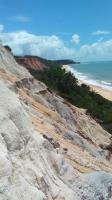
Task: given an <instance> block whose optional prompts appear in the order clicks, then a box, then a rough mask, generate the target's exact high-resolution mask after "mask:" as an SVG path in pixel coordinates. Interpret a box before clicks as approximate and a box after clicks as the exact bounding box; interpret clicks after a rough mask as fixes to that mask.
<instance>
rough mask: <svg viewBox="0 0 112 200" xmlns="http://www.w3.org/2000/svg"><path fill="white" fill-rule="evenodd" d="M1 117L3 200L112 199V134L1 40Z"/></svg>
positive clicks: (0, 198) (0, 189) (0, 185)
mask: <svg viewBox="0 0 112 200" xmlns="http://www.w3.org/2000/svg"><path fill="white" fill-rule="evenodd" d="M51 80H52V79H51ZM56 87H57V85H56ZM0 122H1V123H0V151H1V153H0V200H6V199H7V200H23V199H24V200H31V199H33V200H54V199H55V200H61V199H63V200H83V199H85V200H90V199H91V200H100V199H104V200H109V199H110V200H111V197H112V158H111V156H110V154H109V152H108V150H106V148H104V149H102V148H101V146H102V147H103V146H105V147H106V146H108V145H109V144H110V136H111V135H110V134H109V133H108V132H107V131H105V130H104V129H103V128H102V127H101V126H100V125H99V124H98V123H97V122H96V121H95V120H94V119H92V117H91V116H89V115H87V114H86V110H84V109H80V108H77V107H75V106H73V105H72V104H70V103H69V102H68V101H67V100H66V99H64V98H62V97H60V96H59V95H57V94H56V93H55V92H53V90H52V91H51V90H50V89H49V88H48V87H47V86H46V85H45V84H44V83H42V82H40V81H39V80H36V79H34V78H33V76H32V75H31V74H30V73H29V72H28V70H27V69H25V68H24V67H22V66H21V65H19V64H17V63H16V61H15V59H14V57H13V56H12V54H11V53H10V52H9V51H8V50H6V49H5V48H4V47H3V46H1V45H0ZM101 144H102V145H101Z"/></svg>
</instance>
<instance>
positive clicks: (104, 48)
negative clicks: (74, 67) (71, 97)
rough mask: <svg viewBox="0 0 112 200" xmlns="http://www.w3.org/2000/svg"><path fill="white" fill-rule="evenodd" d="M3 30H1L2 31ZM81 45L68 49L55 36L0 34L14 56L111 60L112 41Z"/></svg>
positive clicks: (26, 33) (25, 33)
mask: <svg viewBox="0 0 112 200" xmlns="http://www.w3.org/2000/svg"><path fill="white" fill-rule="evenodd" d="M2 30H3V29H2ZM102 39H103V38H101V39H100V40H99V41H97V42H95V43H92V44H85V45H82V46H81V47H80V48H79V49H77V50H76V49H75V48H70V47H69V48H68V47H67V46H66V45H65V43H64V41H63V40H61V39H60V38H59V37H58V36H56V35H51V36H42V35H35V34H30V33H28V32H27V31H17V32H4V31H3V32H0V40H2V41H3V42H2V43H3V44H5V45H9V46H10V47H11V48H12V50H13V52H14V54H17V55H28V54H29V55H38V56H42V57H45V58H48V59H62V58H70V59H74V60H77V61H89V60H94V61H95V60H110V59H111V60H112V39H110V40H107V41H104V40H102Z"/></svg>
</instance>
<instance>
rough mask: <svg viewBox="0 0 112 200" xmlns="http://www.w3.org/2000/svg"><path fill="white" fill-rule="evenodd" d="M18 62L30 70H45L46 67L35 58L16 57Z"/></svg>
mask: <svg viewBox="0 0 112 200" xmlns="http://www.w3.org/2000/svg"><path fill="white" fill-rule="evenodd" d="M15 58H16V60H17V62H18V63H19V64H20V65H22V66H24V67H26V68H27V69H28V70H31V69H33V70H39V71H41V70H43V69H45V68H46V66H45V65H44V64H43V63H42V62H40V61H39V59H38V58H37V57H34V56H15Z"/></svg>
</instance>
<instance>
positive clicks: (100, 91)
mask: <svg viewBox="0 0 112 200" xmlns="http://www.w3.org/2000/svg"><path fill="white" fill-rule="evenodd" d="M63 69H65V70H66V71H67V72H68V71H71V70H70V66H69V65H63ZM72 73H73V72H72ZM74 75H75V74H74ZM76 78H77V77H76ZM77 79H78V82H79V85H81V84H83V83H84V84H86V85H88V86H89V87H90V89H91V90H93V91H95V92H96V93H98V94H100V95H101V96H103V97H104V98H105V99H108V100H110V101H112V91H111V90H108V89H106V88H103V87H101V86H99V85H93V84H91V83H88V82H87V81H86V80H80V79H79V78H77Z"/></svg>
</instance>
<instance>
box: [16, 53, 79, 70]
mask: <svg viewBox="0 0 112 200" xmlns="http://www.w3.org/2000/svg"><path fill="white" fill-rule="evenodd" d="M15 59H16V61H17V62H18V63H19V64H21V65H23V66H25V67H26V68H27V69H34V70H43V69H45V68H49V67H54V66H59V65H68V64H76V63H78V62H75V61H73V60H69V59H66V60H47V59H45V58H41V57H39V56H30V55H27V56H15Z"/></svg>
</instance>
